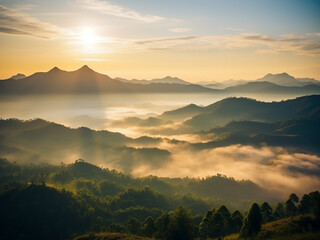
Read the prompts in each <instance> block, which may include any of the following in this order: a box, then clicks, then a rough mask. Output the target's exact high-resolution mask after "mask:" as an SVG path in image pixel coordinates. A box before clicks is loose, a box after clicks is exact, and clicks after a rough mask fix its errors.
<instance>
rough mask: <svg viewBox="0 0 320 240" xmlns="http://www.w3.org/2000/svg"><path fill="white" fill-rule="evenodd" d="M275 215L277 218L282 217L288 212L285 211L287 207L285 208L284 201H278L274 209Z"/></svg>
mask: <svg viewBox="0 0 320 240" xmlns="http://www.w3.org/2000/svg"><path fill="white" fill-rule="evenodd" d="M273 216H274V218H275V219H277V220H278V219H282V218H284V217H285V216H286V213H285V209H284V206H283V203H280V202H279V203H277V205H276V207H275V208H274V211H273Z"/></svg>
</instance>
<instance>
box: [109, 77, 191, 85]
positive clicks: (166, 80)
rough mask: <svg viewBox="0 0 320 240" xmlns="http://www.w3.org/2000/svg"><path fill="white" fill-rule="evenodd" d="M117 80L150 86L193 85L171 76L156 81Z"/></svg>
mask: <svg viewBox="0 0 320 240" xmlns="http://www.w3.org/2000/svg"><path fill="white" fill-rule="evenodd" d="M115 79H116V80H119V81H121V82H126V83H138V84H150V83H172V84H184V85H189V84H192V83H189V82H187V81H184V80H182V79H180V78H177V77H170V76H166V77H164V78H156V79H152V80H138V79H132V80H127V79H124V78H115Z"/></svg>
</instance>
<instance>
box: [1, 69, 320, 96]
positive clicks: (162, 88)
mask: <svg viewBox="0 0 320 240" xmlns="http://www.w3.org/2000/svg"><path fill="white" fill-rule="evenodd" d="M37 93H39V94H48V93H74V94H79V93H216V94H220V93H221V94H232V93H267V94H269V93H284V94H300V95H304V94H318V93H320V81H318V80H315V79H312V78H294V77H293V76H290V75H288V74H287V73H281V74H267V75H266V76H264V77H263V78H260V79H257V80H256V81H246V80H239V81H238V80H228V81H225V82H221V83H212V84H207V83H203V85H200V84H192V83H190V82H187V81H184V80H182V79H179V78H176V77H170V76H167V77H164V78H159V79H152V80H137V79H133V80H127V79H123V78H114V79H112V78H110V77H109V76H107V75H104V74H100V73H97V72H95V71H93V70H92V69H91V68H89V67H88V66H87V65H84V66H83V67H81V68H80V69H78V70H76V71H70V72H68V71H64V70H61V69H59V68H57V67H54V68H53V69H51V70H50V71H48V72H37V73H34V74H32V75H30V76H28V77H26V76H25V75H23V74H17V75H15V76H12V77H11V78H9V79H5V80H2V81H0V94H37Z"/></svg>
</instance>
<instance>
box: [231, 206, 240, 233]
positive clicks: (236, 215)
mask: <svg viewBox="0 0 320 240" xmlns="http://www.w3.org/2000/svg"><path fill="white" fill-rule="evenodd" d="M242 222H243V216H242V214H241V213H240V212H239V211H238V210H236V211H234V212H233V213H232V214H231V232H232V233H238V232H240V229H241V227H242Z"/></svg>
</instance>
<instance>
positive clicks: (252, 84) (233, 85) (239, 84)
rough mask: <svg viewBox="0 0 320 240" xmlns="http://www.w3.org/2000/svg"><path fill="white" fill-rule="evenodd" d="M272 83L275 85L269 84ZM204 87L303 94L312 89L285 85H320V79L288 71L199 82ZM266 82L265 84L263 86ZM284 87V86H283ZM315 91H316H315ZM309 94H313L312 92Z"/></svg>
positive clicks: (234, 90) (237, 90) (236, 90)
mask: <svg viewBox="0 0 320 240" xmlns="http://www.w3.org/2000/svg"><path fill="white" fill-rule="evenodd" d="M269 83H272V84H273V85H271V84H269ZM199 84H200V85H202V86H204V87H210V88H213V89H224V90H225V91H227V92H228V91H229V92H254V91H260V92H265V93H269V92H272V91H276V92H281V91H284V93H285V92H294V93H295V92H297V93H298V92H301V93H302V94H304V93H306V92H307V93H308V91H310V89H308V87H307V88H306V89H304V88H284V87H303V86H307V85H314V84H317V85H320V81H318V80H316V79H314V78H295V77H293V76H291V75H289V74H287V73H279V74H271V73H269V74H267V75H265V76H264V77H262V78H258V79H256V80H251V81H249V80H233V79H230V80H226V81H222V82H199ZM263 84H265V86H263ZM281 87H282V88H281ZM313 93H314V92H313ZM309 94H312V92H310V93H309Z"/></svg>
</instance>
